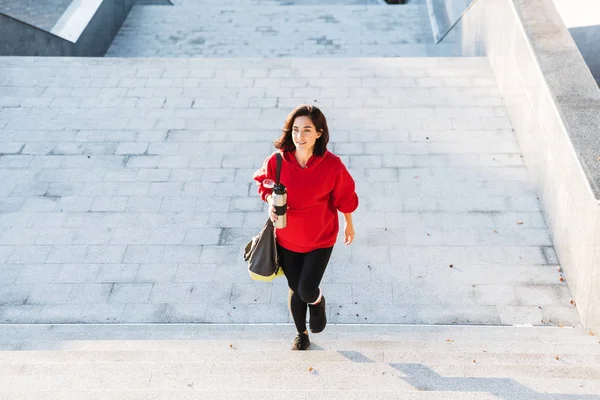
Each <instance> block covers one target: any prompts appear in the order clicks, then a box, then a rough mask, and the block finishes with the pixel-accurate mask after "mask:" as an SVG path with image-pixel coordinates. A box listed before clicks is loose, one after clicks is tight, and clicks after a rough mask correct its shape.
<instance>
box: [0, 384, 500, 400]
mask: <svg viewBox="0 0 600 400" xmlns="http://www.w3.org/2000/svg"><path fill="white" fill-rule="evenodd" d="M30 396H35V397H34V398H35V399H36V400H59V399H60V400H63V399H65V400H66V399H69V400H122V399H128V400H163V399H198V400H204V399H206V400H213V399H214V400H248V399H264V398H269V399H275V400H303V399H306V398H307V397H309V398H311V399H317V400H361V399H364V398H365V397H367V398H377V399H381V400H397V399H398V396H402V399H407V400H437V399H440V398H442V397H443V398H444V399H448V400H490V399H493V398H496V397H491V395H490V394H489V393H479V392H467V391H460V392H451V391H437V390H434V391H427V392H418V391H405V392H396V391H392V390H386V389H379V390H360V391H348V390H311V389H307V390H303V391H302V392H301V393H298V392H297V391H293V390H281V391H274V390H240V391H232V390H228V389H220V390H216V391H204V392H203V391H199V390H193V388H190V387H188V388H186V389H184V390H153V391H124V390H118V389H117V390H110V391H108V390H101V391H64V392H62V393H60V394H59V393H57V392H33V393H32V392H26V393H19V392H11V393H9V394H6V393H5V394H3V393H1V392H0V399H1V400H30V399H31V398H32V397H30Z"/></svg>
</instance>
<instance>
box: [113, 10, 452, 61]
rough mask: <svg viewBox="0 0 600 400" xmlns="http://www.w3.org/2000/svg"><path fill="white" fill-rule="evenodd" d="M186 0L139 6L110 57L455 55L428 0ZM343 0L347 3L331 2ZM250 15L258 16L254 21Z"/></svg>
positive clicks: (125, 26) (127, 21)
mask: <svg viewBox="0 0 600 400" xmlns="http://www.w3.org/2000/svg"><path fill="white" fill-rule="evenodd" d="M287 3H288V2H277V1H274V0H268V1H267V0H264V1H258V0H257V1H246V2H237V1H236V2H214V1H206V0H205V1H190V0H187V1H185V2H183V3H181V4H177V5H175V6H171V7H169V6H166V7H165V6H135V7H134V8H133V9H132V11H131V13H130V14H129V16H128V18H127V20H126V21H125V23H124V25H123V27H122V28H121V30H120V32H119V34H118V35H117V37H116V38H115V40H114V42H113V44H112V46H111V47H110V48H109V50H108V52H107V54H106V55H107V56H109V57H268V58H272V57H426V56H456V55H459V54H457V53H456V51H457V50H456V49H454V46H453V43H452V38H451V37H449V38H447V40H446V41H445V43H444V44H443V45H437V46H436V45H435V44H434V41H433V35H432V32H431V27H430V23H429V17H428V12H427V7H426V5H425V4H408V5H381V4H379V5H377V4H372V5H369V4H365V2H363V3H362V4H363V5H356V2H355V1H343V2H342V1H339V0H334V1H329V2H319V3H320V4H318V5H315V4H313V3H314V2H311V1H296V2H294V3H293V5H287V6H282V5H279V4H287ZM331 3H343V4H333V5H332V4H331ZM249 21H251V22H249Z"/></svg>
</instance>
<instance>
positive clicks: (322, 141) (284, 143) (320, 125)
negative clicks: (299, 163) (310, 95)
mask: <svg viewBox="0 0 600 400" xmlns="http://www.w3.org/2000/svg"><path fill="white" fill-rule="evenodd" d="M296 117H308V118H310V120H311V121H312V123H313V124H314V125H315V128H316V129H317V132H321V136H320V137H319V138H318V139H317V141H316V142H315V149H314V155H316V156H322V155H323V154H325V151H326V150H327V143H329V128H327V119H325V115H323V113H322V112H321V110H319V109H318V108H317V107H315V106H313V105H310V104H303V105H301V106H298V107H296V108H295V109H294V110H293V111H292V112H291V113H290V114H289V115H288V116H287V118H286V119H285V123H284V124H283V128H282V129H281V136H280V137H279V139H277V141H275V148H277V149H280V150H283V151H284V152H285V151H294V150H296V146H294V140H293V139H292V127H293V126H294V121H295V120H296Z"/></svg>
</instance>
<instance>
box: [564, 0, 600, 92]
mask: <svg viewBox="0 0 600 400" xmlns="http://www.w3.org/2000/svg"><path fill="white" fill-rule="evenodd" d="M554 4H555V5H556V8H557V9H558V13H559V14H560V16H561V18H562V20H563V22H564V23H565V25H566V26H567V28H568V29H569V32H571V36H573V40H575V44H577V47H578V48H579V51H580V52H581V55H582V56H583V58H584V60H585V62H586V63H587V65H588V67H589V68H590V70H591V71H592V75H594V78H596V82H598V85H600V1H598V0H554Z"/></svg>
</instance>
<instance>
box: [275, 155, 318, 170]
mask: <svg viewBox="0 0 600 400" xmlns="http://www.w3.org/2000/svg"><path fill="white" fill-rule="evenodd" d="M295 154H296V151H295V150H294V151H286V152H283V160H284V161H285V162H287V163H288V164H289V165H290V166H291V167H294V168H298V169H302V170H304V169H313V168H315V167H316V166H317V165H319V164H320V163H321V162H322V161H323V160H324V159H325V157H327V155H328V154H329V150H325V153H323V155H322V156H316V155H314V154H313V155H312V156H311V157H310V158H309V159H308V163H306V167H305V168H302V167H301V166H300V164H298V161H297V160H296V156H295Z"/></svg>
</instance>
